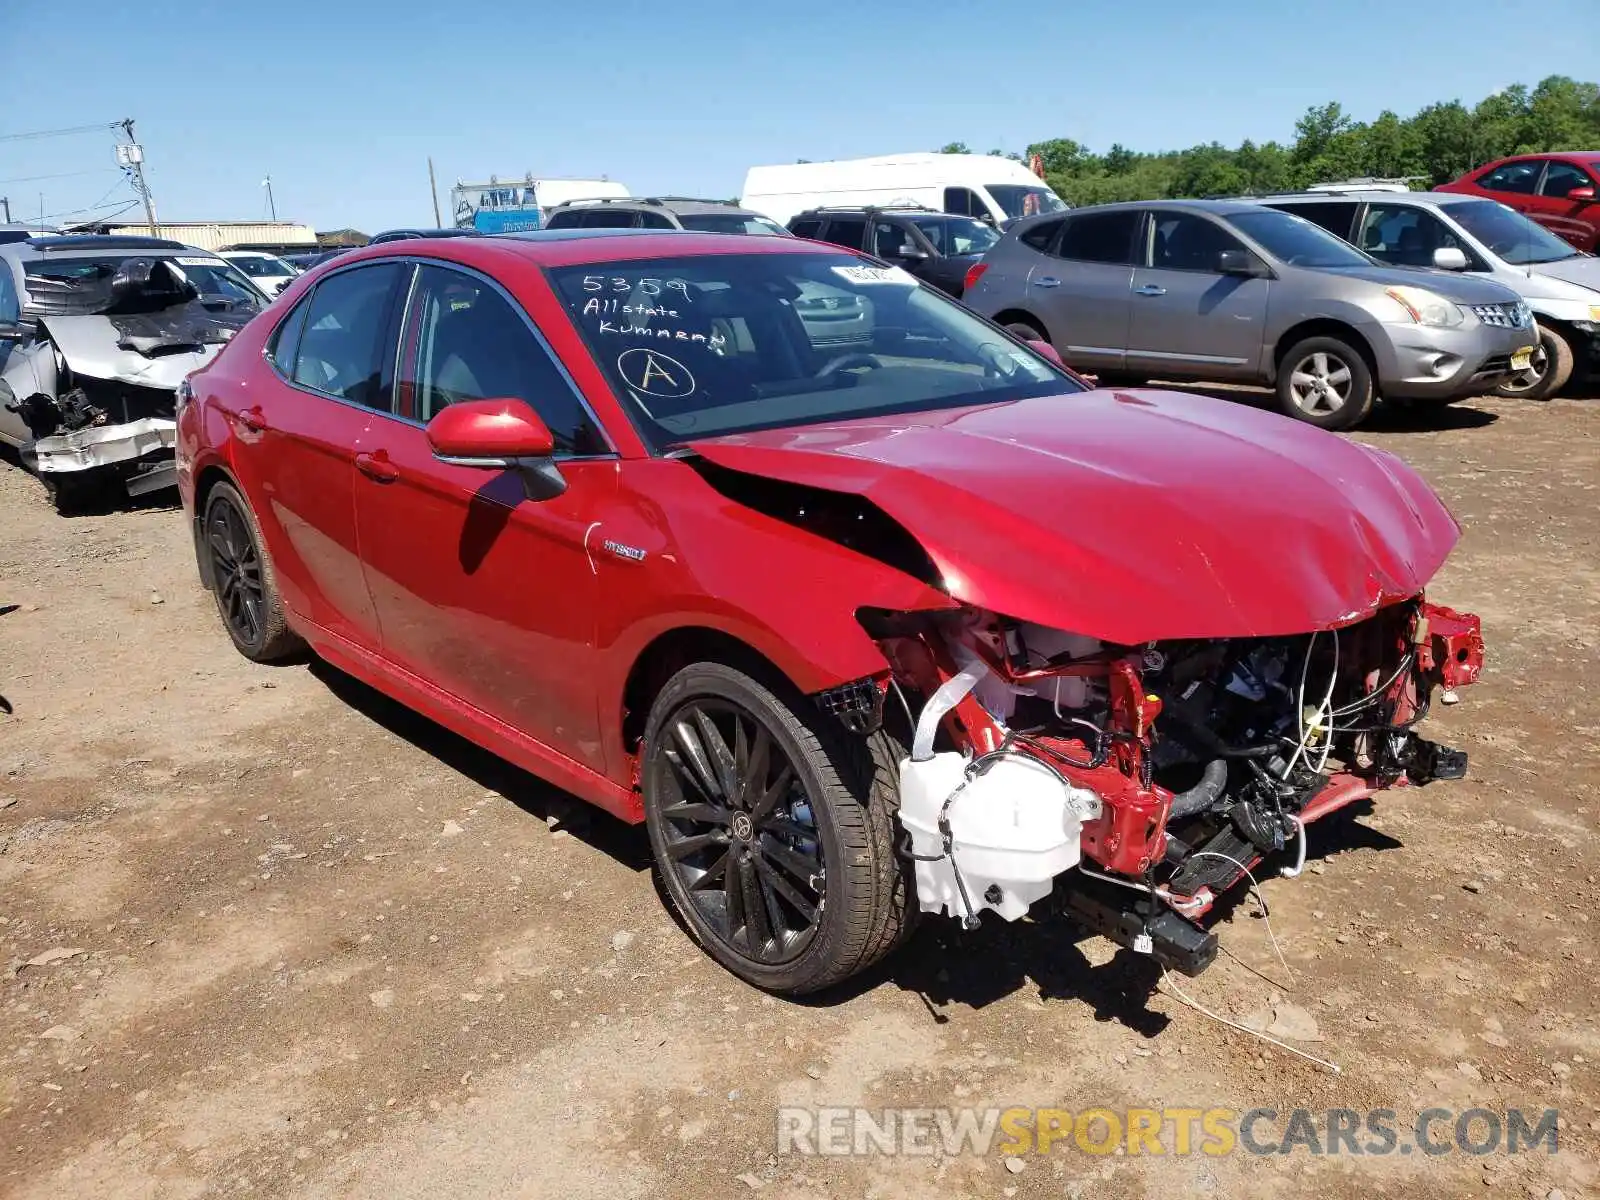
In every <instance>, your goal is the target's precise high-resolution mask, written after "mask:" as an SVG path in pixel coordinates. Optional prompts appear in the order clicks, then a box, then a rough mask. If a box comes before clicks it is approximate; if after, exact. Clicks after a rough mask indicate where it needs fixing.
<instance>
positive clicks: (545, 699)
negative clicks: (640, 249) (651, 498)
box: [355, 263, 617, 771]
mask: <svg viewBox="0 0 1600 1200" xmlns="http://www.w3.org/2000/svg"><path fill="white" fill-rule="evenodd" d="M400 345H401V351H400V356H399V358H400V364H399V367H398V371H397V374H398V378H399V383H398V386H397V387H396V388H395V401H396V403H395V411H394V412H393V413H392V414H391V413H385V414H383V415H381V416H379V417H377V418H376V419H375V422H374V424H373V427H372V429H371V430H370V432H369V434H368V436H367V438H366V440H365V443H364V445H365V447H366V449H367V452H368V454H367V457H366V459H365V462H364V464H363V466H364V470H365V472H366V473H365V474H363V475H361V476H359V477H358V478H357V480H356V484H355V514H356V524H357V529H358V532H359V535H360V541H361V559H362V567H363V569H364V571H365V574H366V581H367V585H368V587H369V588H370V590H371V594H372V597H373V601H374V603H375V605H376V608H377V612H378V617H379V621H380V624H381V626H382V630H383V653H384V656H385V657H386V658H387V659H389V660H390V661H391V662H392V663H394V664H396V665H397V666H399V667H400V668H402V669H403V670H405V671H407V672H409V673H410V674H412V675H415V676H419V677H421V678H422V679H424V680H427V681H428V682H429V683H431V684H432V685H433V686H434V687H436V688H438V689H440V690H441V691H443V692H446V693H448V694H450V695H451V696H454V697H455V698H457V699H458V700H461V701H464V702H466V703H467V704H469V705H471V706H472V707H473V708H475V709H477V710H479V711H480V712H484V713H487V714H489V715H490V716H491V717H494V718H495V719H497V720H499V721H502V722H504V723H505V724H507V725H509V726H511V727H512V728H514V729H516V730H517V731H518V732H520V733H521V734H523V735H525V736H527V737H531V738H533V739H534V740H535V741H538V742H540V743H542V744H543V745H545V746H547V747H551V748H554V749H556V750H558V751H560V753H561V754H563V755H564V756H565V757H567V758H570V759H573V760H575V761H577V762H581V763H583V764H584V765H586V766H588V767H591V768H593V769H594V770H596V771H601V770H604V768H605V762H604V757H603V754H602V748H601V744H600V738H599V732H598V730H599V724H598V712H597V709H596V691H595V687H594V671H593V665H594V657H593V655H594V613H595V595H594V589H595V574H594V570H593V568H592V567H591V566H590V563H589V558H588V553H587V550H586V544H587V539H588V537H589V534H590V532H591V530H592V528H593V527H594V525H595V524H596V522H598V521H599V520H600V518H601V516H602V515H603V514H604V512H605V509H606V502H607V501H608V499H609V498H610V496H611V495H612V494H613V492H614V489H615V487H616V474H617V461H616V456H615V454H614V453H613V452H612V449H611V446H610V445H609V443H608V442H607V441H606V440H605V437H604V435H603V434H602V433H601V432H600V425H599V422H598V420H596V419H595V417H594V416H593V414H591V413H590V412H589V410H588V408H587V406H586V405H585V404H584V402H583V400H582V399H581V397H580V396H579V394H578V391H577V388H576V386H575V385H574V384H573V382H572V381H571V379H570V378H568V376H567V374H566V372H565V371H564V370H563V369H562V368H561V367H560V366H559V365H558V364H557V362H556V361H555V359H554V357H553V356H552V354H551V352H550V350H549V347H548V346H547V345H546V343H545V341H544V339H543V337H542V336H541V335H539V334H538V333H537V332H536V331H535V328H534V326H533V324H532V323H531V322H530V321H529V320H528V318H527V317H526V316H525V315H524V313H523V311H522V308H521V306H520V305H518V304H517V303H516V301H514V300H513V299H512V298H511V297H510V296H509V295H507V294H506V293H505V292H504V291H502V290H501V289H500V288H499V286H498V285H496V284H495V283H493V282H492V281H490V280H489V279H488V278H487V277H485V276H482V275H477V274H475V273H471V272H468V271H466V270H464V269H459V268H456V267H453V266H446V265H444V264H434V263H430V264H426V265H422V266H419V267H418V268H417V275H416V283H415V285H414V287H413V288H412V289H411V299H410V303H409V306H408V309H407V315H406V319H405V322H404V330H403V333H402V334H401V338H400ZM502 398H515V399H519V400H523V401H525V402H526V403H527V404H528V405H529V406H530V407H532V408H533V409H534V411H535V412H537V413H538V414H539V416H540V417H541V418H542V419H543V420H544V422H545V423H546V424H547V425H548V426H549V427H550V431H551V433H552V434H553V435H554V437H555V444H556V459H557V461H558V462H559V463H560V467H561V473H562V475H563V476H564V477H565V479H566V481H567V490H566V491H565V492H564V493H563V494H562V495H560V496H557V497H555V498H553V499H550V500H545V501H541V502H539V503H533V502H530V501H527V500H525V499H524V498H523V492H522V484H521V482H520V481H519V479H518V478H517V476H516V474H515V473H514V472H512V471H503V472H492V471H484V470H479V469H475V468H472V467H462V466H453V465H451V464H449V463H443V462H440V461H439V460H438V459H436V458H435V457H434V456H433V452H432V450H431V448H430V447H429V445H428V437H427V433H426V430H425V428H424V426H425V425H426V423H427V422H428V420H429V419H430V418H432V417H433V416H434V415H435V414H436V413H437V412H439V411H440V410H441V409H442V408H444V407H445V406H446V405H448V404H454V403H459V402H461V401H463V400H487V399H502Z"/></svg>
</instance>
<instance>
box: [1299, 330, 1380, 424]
mask: <svg viewBox="0 0 1600 1200" xmlns="http://www.w3.org/2000/svg"><path fill="white" fill-rule="evenodd" d="M1277 392H1278V407H1279V408H1280V409H1282V410H1283V412H1284V413H1285V414H1286V415H1288V416H1291V417H1293V418H1295V420H1297V421H1304V422H1306V423H1307V424H1308V425H1315V426H1317V427H1318V428H1319V429H1353V428H1354V427H1355V426H1357V425H1359V424H1360V423H1361V422H1362V421H1364V420H1366V419H1367V415H1368V414H1369V413H1371V412H1372V404H1373V401H1374V400H1375V399H1376V393H1375V392H1374V389H1373V385H1372V371H1371V369H1370V368H1369V367H1368V366H1367V360H1366V359H1365V358H1364V357H1362V355H1361V353H1360V352H1359V351H1358V350H1356V349H1355V348H1354V347H1353V346H1350V345H1348V344H1347V343H1345V342H1342V341H1340V340H1339V339H1338V338H1333V337H1309V338H1305V339H1303V340H1302V341H1299V342H1296V343H1295V344H1294V345H1293V346H1291V347H1289V352H1288V353H1287V354H1285V355H1284V356H1283V359H1282V360H1281V361H1280V362H1279V364H1278V383H1277Z"/></svg>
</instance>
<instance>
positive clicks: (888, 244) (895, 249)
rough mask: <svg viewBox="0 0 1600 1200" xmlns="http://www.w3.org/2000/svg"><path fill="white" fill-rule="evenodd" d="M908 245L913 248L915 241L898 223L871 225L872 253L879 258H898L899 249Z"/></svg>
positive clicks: (876, 222)
mask: <svg viewBox="0 0 1600 1200" xmlns="http://www.w3.org/2000/svg"><path fill="white" fill-rule="evenodd" d="M908 244H909V245H912V246H915V245H916V244H917V243H916V239H915V238H913V237H912V236H911V231H910V230H909V229H906V228H904V227H903V226H901V225H900V224H899V222H897V221H874V222H873V223H872V253H874V254H876V255H877V256H878V257H879V258H898V257H899V256H900V247H901V246H905V245H908Z"/></svg>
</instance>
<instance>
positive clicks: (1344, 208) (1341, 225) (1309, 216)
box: [1267, 201, 1361, 242]
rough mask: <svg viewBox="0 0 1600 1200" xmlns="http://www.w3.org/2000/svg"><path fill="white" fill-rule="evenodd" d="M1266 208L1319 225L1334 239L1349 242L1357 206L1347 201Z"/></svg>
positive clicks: (1274, 205)
mask: <svg viewBox="0 0 1600 1200" xmlns="http://www.w3.org/2000/svg"><path fill="white" fill-rule="evenodd" d="M1267 207H1268V208H1276V209H1278V210H1279V211H1280V212H1286V213H1291V214H1293V215H1294V216H1297V217H1303V218H1305V219H1306V220H1307V221H1310V222H1311V223H1312V224H1314V225H1320V226H1322V228H1324V229H1326V230H1327V231H1328V232H1329V233H1331V234H1333V236H1334V237H1337V238H1343V239H1344V240H1345V241H1347V242H1348V241H1349V240H1350V228H1351V226H1352V225H1354V224H1355V220H1356V209H1358V208H1360V207H1361V206H1360V205H1359V204H1353V203H1350V202H1347V201H1338V202H1329V203H1326V204H1320V203H1319V204H1282V205H1279V204H1269V205H1267Z"/></svg>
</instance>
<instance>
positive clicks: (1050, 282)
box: [1033, 275, 1061, 287]
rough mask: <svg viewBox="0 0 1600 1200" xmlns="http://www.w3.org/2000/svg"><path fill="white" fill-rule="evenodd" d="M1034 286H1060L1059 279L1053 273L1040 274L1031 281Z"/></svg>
mask: <svg viewBox="0 0 1600 1200" xmlns="http://www.w3.org/2000/svg"><path fill="white" fill-rule="evenodd" d="M1033 286H1034V287H1060V286H1061V280H1059V279H1057V278H1056V277H1055V276H1054V275H1041V276H1039V278H1037V279H1035V280H1034V281H1033Z"/></svg>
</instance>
